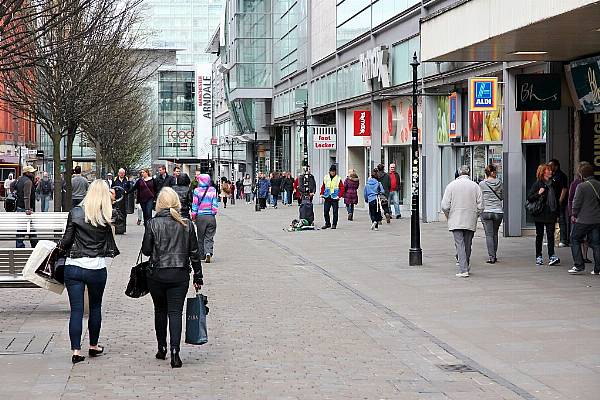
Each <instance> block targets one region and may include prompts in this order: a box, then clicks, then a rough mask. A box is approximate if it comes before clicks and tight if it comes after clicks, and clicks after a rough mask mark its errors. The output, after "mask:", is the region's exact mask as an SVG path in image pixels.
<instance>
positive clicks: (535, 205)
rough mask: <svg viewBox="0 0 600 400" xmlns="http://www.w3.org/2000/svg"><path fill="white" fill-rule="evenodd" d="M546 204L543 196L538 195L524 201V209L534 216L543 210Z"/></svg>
mask: <svg viewBox="0 0 600 400" xmlns="http://www.w3.org/2000/svg"><path fill="white" fill-rule="evenodd" d="M545 205H546V198H545V196H540V197H538V198H537V199H536V200H534V201H527V202H526V203H525V210H526V211H527V212H528V213H529V214H531V215H533V216H534V217H536V216H538V215H540V214H541V213H543V212H544V206H545Z"/></svg>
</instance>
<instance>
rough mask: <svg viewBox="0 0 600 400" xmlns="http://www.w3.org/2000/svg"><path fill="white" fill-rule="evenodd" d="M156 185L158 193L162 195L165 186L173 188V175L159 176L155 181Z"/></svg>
mask: <svg viewBox="0 0 600 400" xmlns="http://www.w3.org/2000/svg"><path fill="white" fill-rule="evenodd" d="M154 183H155V184H156V193H160V190H161V189H162V188H164V187H165V186H168V187H171V186H173V183H174V179H173V177H172V176H171V175H169V174H165V176H162V175H158V176H157V177H156V178H155V179H154Z"/></svg>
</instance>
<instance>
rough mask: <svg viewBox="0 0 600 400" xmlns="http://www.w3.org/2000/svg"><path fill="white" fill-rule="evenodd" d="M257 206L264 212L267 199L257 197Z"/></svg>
mask: <svg viewBox="0 0 600 400" xmlns="http://www.w3.org/2000/svg"><path fill="white" fill-rule="evenodd" d="M258 204H260V208H261V209H262V210H264V209H265V208H267V198H266V197H259V198H258Z"/></svg>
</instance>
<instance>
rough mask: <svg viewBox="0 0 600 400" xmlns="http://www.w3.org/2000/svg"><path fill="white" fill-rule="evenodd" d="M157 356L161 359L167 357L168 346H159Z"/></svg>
mask: <svg viewBox="0 0 600 400" xmlns="http://www.w3.org/2000/svg"><path fill="white" fill-rule="evenodd" d="M156 358H157V359H159V360H166V359H167V346H158V351H157V352H156Z"/></svg>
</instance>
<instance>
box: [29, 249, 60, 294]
mask: <svg viewBox="0 0 600 400" xmlns="http://www.w3.org/2000/svg"><path fill="white" fill-rule="evenodd" d="M55 248H56V243H54V242H52V241H50V240H40V241H39V242H38V244H37V246H35V248H34V249H33V251H32V252H31V255H30V256H29V258H28V259H27V263H26V264H25V267H24V268H23V278H25V279H27V280H28V281H29V282H31V283H34V284H36V285H38V286H39V287H42V288H44V289H47V290H49V291H51V292H54V293H57V294H62V292H63V291H64V290H65V286H64V285H63V284H61V283H59V282H57V281H56V279H53V278H52V276H51V274H48V275H47V276H46V275H45V274H40V273H39V272H38V271H39V270H40V268H41V269H42V270H43V269H45V267H46V265H47V261H48V259H49V258H50V256H51V255H52V253H53V251H54V249H55Z"/></svg>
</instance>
